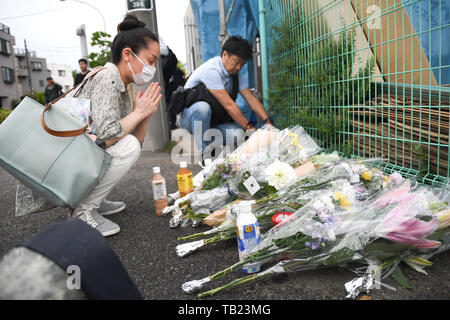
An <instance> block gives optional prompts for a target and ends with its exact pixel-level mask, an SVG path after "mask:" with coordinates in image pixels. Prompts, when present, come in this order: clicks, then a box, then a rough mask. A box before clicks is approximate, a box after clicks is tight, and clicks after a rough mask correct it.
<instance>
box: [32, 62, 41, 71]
mask: <svg viewBox="0 0 450 320" xmlns="http://www.w3.org/2000/svg"><path fill="white" fill-rule="evenodd" d="M31 70H33V71H42V63H40V62H37V61H31Z"/></svg>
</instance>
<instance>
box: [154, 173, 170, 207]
mask: <svg viewBox="0 0 450 320" xmlns="http://www.w3.org/2000/svg"><path fill="white" fill-rule="evenodd" d="M160 172H161V171H160V168H159V167H153V179H152V189H153V200H154V201H155V211H156V215H157V216H160V215H161V211H162V209H164V208H165V207H167V206H168V205H169V203H168V200H167V190H166V180H165V179H164V177H163V176H162V175H161V173H160Z"/></svg>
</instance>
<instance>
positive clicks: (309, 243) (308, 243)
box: [305, 237, 322, 250]
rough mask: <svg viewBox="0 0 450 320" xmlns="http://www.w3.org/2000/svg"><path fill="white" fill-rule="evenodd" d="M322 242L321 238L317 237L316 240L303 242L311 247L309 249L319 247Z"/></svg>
mask: <svg viewBox="0 0 450 320" xmlns="http://www.w3.org/2000/svg"><path fill="white" fill-rule="evenodd" d="M321 243H322V238H321V237H318V238H317V241H316V242H310V241H307V242H305V246H307V247H311V250H316V249H318V248H319V247H320V244H321Z"/></svg>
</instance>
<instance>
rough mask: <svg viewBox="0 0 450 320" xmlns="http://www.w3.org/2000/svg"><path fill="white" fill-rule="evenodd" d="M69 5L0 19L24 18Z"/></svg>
mask: <svg viewBox="0 0 450 320" xmlns="http://www.w3.org/2000/svg"><path fill="white" fill-rule="evenodd" d="M68 7H69V6H65V7H61V8H55V9H49V10H45V11H39V12H34V13H29V14H24V15H21V16H12V17H3V18H0V20H9V19H18V18H25V17H29V16H35V15H38V14H43V13H47V12H52V11H57V10H62V9H66V8H68Z"/></svg>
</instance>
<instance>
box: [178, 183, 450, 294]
mask: <svg viewBox="0 0 450 320" xmlns="http://www.w3.org/2000/svg"><path fill="white" fill-rule="evenodd" d="M388 179H389V180H390V181H391V182H390V183H388V184H387V185H386V186H385V188H384V190H382V191H381V192H378V193H376V194H375V196H373V197H370V198H367V199H358V198H357V197H355V196H354V195H355V192H354V188H355V186H356V184H355V185H352V184H351V183H350V182H349V181H348V180H345V179H339V180H336V181H334V182H332V185H331V186H330V187H327V189H325V190H321V193H320V194H319V193H318V194H317V196H316V197H314V198H312V199H311V201H310V202H308V203H307V204H306V205H304V206H302V207H301V208H299V209H298V210H297V211H295V213H294V215H295V219H290V220H288V221H286V222H285V223H284V224H281V225H277V226H276V227H273V228H272V229H270V230H269V231H268V232H266V233H265V234H264V236H263V237H262V240H261V242H260V244H259V245H258V246H257V248H255V250H254V251H253V252H252V253H251V254H250V255H249V256H247V258H246V259H244V260H243V261H240V262H237V263H235V264H233V265H231V266H229V267H227V268H225V269H223V270H221V271H219V272H217V273H215V274H213V275H211V276H208V277H206V278H204V279H201V280H194V281H190V282H186V283H184V284H183V290H184V291H186V292H193V291H195V290H197V289H199V288H202V287H203V285H204V284H206V283H208V282H211V281H213V280H215V279H217V278H220V277H222V276H224V275H226V274H229V273H231V272H232V271H233V270H235V269H237V268H239V267H241V266H243V265H244V264H247V263H252V262H261V263H268V262H273V261H278V262H277V263H276V264H275V265H273V266H272V267H269V268H268V269H267V270H265V271H263V272H260V273H258V274H255V275H251V276H248V277H244V278H240V279H236V280H234V281H232V282H230V283H229V284H227V285H225V286H222V287H219V288H216V289H213V290H210V291H208V292H205V293H203V294H201V295H199V296H200V297H201V296H206V295H212V294H215V293H217V292H219V291H221V290H224V289H227V288H230V287H232V286H236V285H239V284H243V283H246V282H249V281H254V280H256V279H259V278H262V277H265V276H268V275H270V274H273V273H282V272H293V271H302V270H309V269H315V268H319V267H331V266H338V265H339V266H342V265H347V264H348V263H356V262H359V263H368V262H369V263H370V265H371V266H373V265H376V266H378V267H377V268H373V267H372V268H370V269H368V270H370V273H368V274H365V275H363V276H362V277H360V278H358V279H355V280H354V281H353V282H350V283H349V284H348V286H346V287H347V290H348V292H349V296H348V297H355V294H356V295H357V294H358V293H359V292H360V291H361V290H368V289H370V286H369V285H368V284H370V283H372V284H373V283H374V279H376V272H375V273H374V272H373V270H381V271H382V272H383V273H384V274H383V276H387V275H391V274H392V275H393V276H394V275H395V276H394V278H395V279H402V282H404V279H403V278H402V277H401V271H398V270H400V269H399V263H400V262H402V261H404V262H405V263H407V264H408V265H409V266H413V267H414V269H415V270H418V271H420V270H423V269H422V267H423V266H426V265H427V264H429V261H428V260H427V259H426V258H427V257H430V255H433V254H436V253H437V252H441V251H443V250H446V249H447V248H448V247H449V246H448V236H449V228H448V227H449V224H450V222H449V220H450V215H449V211H450V209H449V208H448V203H447V202H445V201H443V200H442V196H441V195H436V194H435V192H433V190H432V189H431V188H428V187H418V186H413V187H411V182H410V181H409V180H404V179H398V177H396V176H392V175H391V177H388ZM438 240H439V241H438ZM281 254H283V255H284V257H286V255H287V256H288V257H289V259H287V260H286V259H284V260H282V261H279V259H280V257H281Z"/></svg>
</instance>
